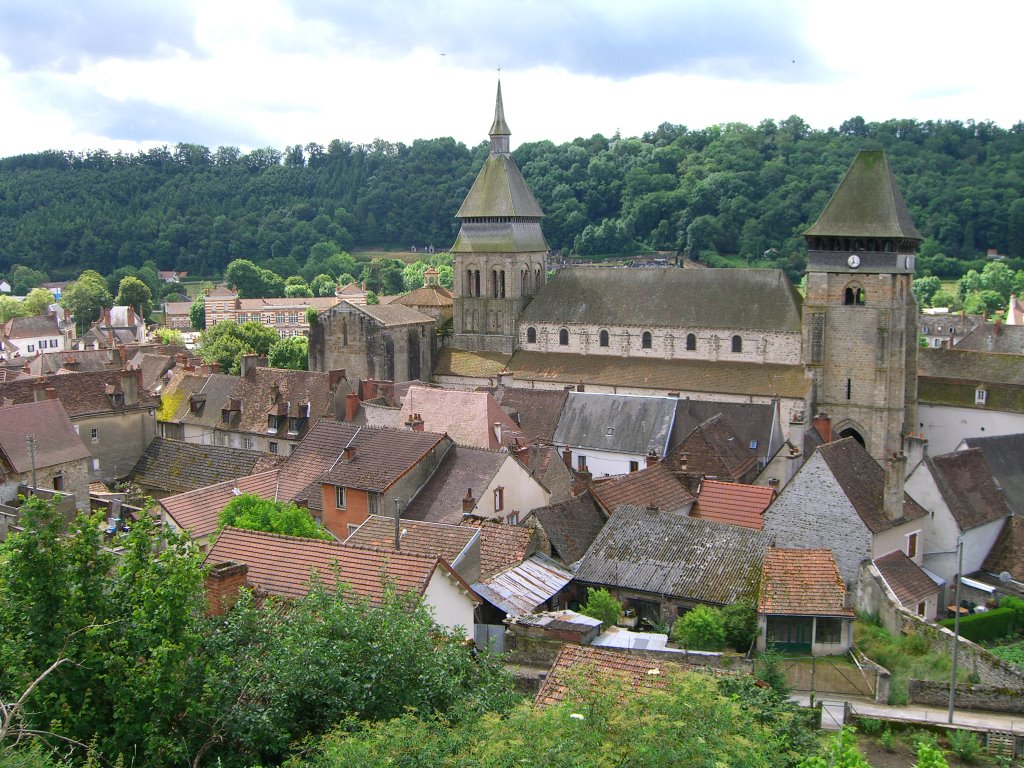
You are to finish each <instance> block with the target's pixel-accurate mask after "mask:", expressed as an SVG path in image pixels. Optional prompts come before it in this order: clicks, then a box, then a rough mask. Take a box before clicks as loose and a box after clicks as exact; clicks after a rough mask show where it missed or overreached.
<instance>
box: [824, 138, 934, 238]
mask: <svg viewBox="0 0 1024 768" xmlns="http://www.w3.org/2000/svg"><path fill="white" fill-rule="evenodd" d="M804 236H805V237H886V238H897V239H906V240H921V239H922V237H921V233H920V232H918V231H917V227H915V226H914V222H913V221H912V220H911V218H910V212H909V211H908V210H907V205H906V203H904V202H903V195H901V194H900V190H899V187H897V186H896V179H895V178H893V175H892V170H891V169H890V168H889V161H888V159H887V158H886V156H885V152H884V151H882V150H880V149H879V150H866V151H863V152H860V153H859V154H858V155H857V157H856V158H854V161H853V165H851V166H850V170H848V171H847V172H846V176H844V177H843V180H842V181H841V182H840V183H839V186H838V187H837V188H836V191H835V192H834V193H833V194H832V198H831V199H830V200H829V201H828V205H826V206H825V210H824V211H822V214H821V216H819V217H818V220H817V221H816V222H814V224H813V225H812V226H811V227H810V229H808V230H807V231H806V232H804Z"/></svg>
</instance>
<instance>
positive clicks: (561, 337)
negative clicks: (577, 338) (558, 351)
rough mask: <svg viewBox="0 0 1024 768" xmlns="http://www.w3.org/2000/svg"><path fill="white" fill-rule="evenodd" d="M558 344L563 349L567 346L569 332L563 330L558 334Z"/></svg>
mask: <svg viewBox="0 0 1024 768" xmlns="http://www.w3.org/2000/svg"><path fill="white" fill-rule="evenodd" d="M558 343H559V345H561V346H563V347H567V346H569V331H567V330H566V329H565V328H563V329H562V330H560V331H559V332H558Z"/></svg>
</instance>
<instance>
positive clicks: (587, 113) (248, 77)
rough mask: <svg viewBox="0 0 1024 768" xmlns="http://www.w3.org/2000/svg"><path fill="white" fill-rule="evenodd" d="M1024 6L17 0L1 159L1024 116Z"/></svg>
mask: <svg viewBox="0 0 1024 768" xmlns="http://www.w3.org/2000/svg"><path fill="white" fill-rule="evenodd" d="M1022 22H1024V4H1022V3H1020V2H1019V0H987V1H986V2H983V3H970V4H964V3H962V2H958V3H953V2H946V1H945V0H933V1H932V2H917V1H916V0H858V2H856V3H840V2H834V1H833V0H803V1H800V0H794V1H793V2H790V1H789V0H745V1H744V0H736V1H734V0H631V1H630V2H626V0H614V1H610V0H504V2H490V0H420V1H419V2H413V0H358V1H353V0H174V1H173V2H171V1H170V0H74V1H72V0H0V156H2V157H6V156H10V155H16V154H21V153H25V152H35V151H40V150H44V149H73V150H83V149H95V148H103V149H107V150H110V151H115V150H125V151H134V150H137V149H140V148H146V147H150V146H154V145H159V144H169V145H173V144H176V143H178V142H191V143H197V144H204V145H206V146H209V147H210V148H216V147H217V146H220V145H234V146H238V147H240V148H242V149H243V150H248V149H251V148H254V147H261V146H273V147H277V148H279V149H283V148H284V147H285V146H286V145H290V144H296V143H301V144H307V143H309V142H317V143H321V144H327V143H328V142H329V141H330V140H331V139H334V138H340V139H343V140H348V141H353V142H357V143H362V142H370V141H373V140H374V139H375V138H382V139H386V140H389V141H404V142H411V141H413V140H414V139H417V138H432V137H436V136H454V137H455V138H456V139H458V140H459V141H463V142H466V143H467V144H469V145H475V144H477V143H479V142H480V141H481V140H483V139H484V138H485V134H486V131H487V128H488V127H489V126H490V120H491V116H492V110H493V104H494V86H495V83H496V80H497V77H498V69H499V67H500V70H501V71H500V75H501V81H502V91H503V94H504V99H505V109H506V116H507V118H508V123H509V125H510V127H511V129H512V134H513V135H512V141H513V146H515V145H518V144H519V143H521V142H524V141H536V140H540V139H549V140H551V141H554V142H563V141H568V140H571V139H573V138H575V137H577V136H591V135H592V134H595V133H602V134H605V135H606V136H610V135H612V134H614V133H615V131H620V132H621V133H622V135H624V136H635V135H639V134H642V133H643V132H644V131H648V130H653V129H655V128H656V127H657V126H658V125H659V124H661V123H663V122H666V121H667V122H671V123H678V124H683V125H686V126H689V127H691V128H701V127H705V126H708V125H712V124H716V123H724V122H732V121H740V122H745V123H748V124H757V123H758V122H760V121H761V120H763V119H765V118H770V119H773V120H779V119H783V118H786V117H788V116H789V115H792V114H798V115H800V116H801V117H803V118H804V119H805V120H806V121H807V122H808V123H809V124H810V125H811V126H812V127H814V128H827V127H829V126H838V125H839V124H840V123H841V122H842V121H843V120H845V119H847V118H849V117H851V116H853V115H862V116H863V117H864V118H865V119H866V120H868V121H872V120H886V119H889V118H892V117H908V118H917V119H921V120H925V119H949V120H969V119H973V120H976V121H983V120H992V121H994V122H996V123H997V124H999V125H1001V126H1004V127H1010V126H1011V125H1013V124H1015V123H1017V122H1018V121H1021V120H1024V107H1022V99H1021V93H1022V92H1024V85H1022V84H1021V73H1022V71H1024V65H1022V64H1021V60H1020V52H1019V48H1020V40H1019V34H1020V30H1021V28H1022V26H1024V24H1022Z"/></svg>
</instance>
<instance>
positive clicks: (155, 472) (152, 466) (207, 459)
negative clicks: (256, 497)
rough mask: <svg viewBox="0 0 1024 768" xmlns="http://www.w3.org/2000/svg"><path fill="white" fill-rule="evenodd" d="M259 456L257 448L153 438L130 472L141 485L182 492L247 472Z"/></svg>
mask: <svg viewBox="0 0 1024 768" xmlns="http://www.w3.org/2000/svg"><path fill="white" fill-rule="evenodd" d="M263 455H264V454H262V453H260V452H259V451H243V450H240V449H238V448H228V447H226V446H220V445H199V444H196V443H186V442H182V441H180V440H169V439H167V438H165V437H156V438H154V439H153V442H151V443H150V444H149V447H148V448H146V452H145V453H144V454H142V456H141V457H139V460H138V462H136V464H135V468H134V469H133V470H132V472H131V474H132V479H133V480H134V481H135V482H136V483H138V484H139V485H141V486H142V487H143V488H153V489H158V490H161V491H167V492H168V493H183V492H184V491H191V490H193V489H195V488H204V487H206V486H207V485H213V484H215V483H220V482H223V481H225V480H232V479H234V478H236V477H245V476H246V475H251V474H252V473H253V471H254V469H255V467H256V462H258V461H259V460H260V459H261V458H263Z"/></svg>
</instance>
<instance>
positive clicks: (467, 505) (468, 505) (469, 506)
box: [462, 488, 476, 515]
mask: <svg viewBox="0 0 1024 768" xmlns="http://www.w3.org/2000/svg"><path fill="white" fill-rule="evenodd" d="M475 506H476V499H474V498H473V489H472V488H467V489H466V495H465V496H464V497H463V498H462V514H464V515H468V514H469V513H470V512H472V511H473V507H475Z"/></svg>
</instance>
